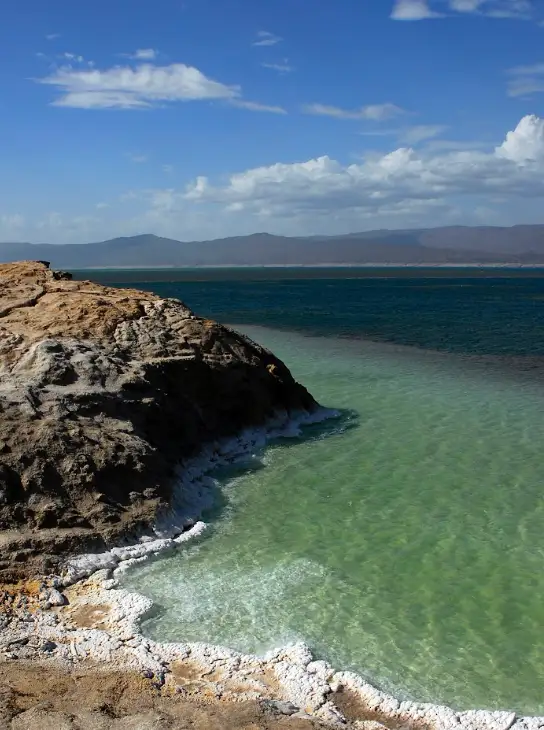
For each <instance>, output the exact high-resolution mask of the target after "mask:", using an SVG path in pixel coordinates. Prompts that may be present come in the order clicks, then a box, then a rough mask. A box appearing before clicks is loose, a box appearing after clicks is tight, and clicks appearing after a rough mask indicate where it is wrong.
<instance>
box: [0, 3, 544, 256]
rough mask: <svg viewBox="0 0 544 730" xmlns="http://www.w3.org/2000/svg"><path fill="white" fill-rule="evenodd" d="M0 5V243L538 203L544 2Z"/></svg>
mask: <svg viewBox="0 0 544 730" xmlns="http://www.w3.org/2000/svg"><path fill="white" fill-rule="evenodd" d="M0 13H1V21H0V54H1V57H0V84H1V88H2V95H1V97H0V99H1V101H0V105H1V106H0V113H1V119H2V128H3V134H2V136H1V137H0V160H1V166H0V241H1V240H4V241H22V240H27V241H32V242H38V241H47V242H51V243H68V242H74V243H83V242H86V241H91V240H101V239H105V238H110V237H114V236H118V235H132V234H136V233H142V232H153V233H157V234H159V235H165V236H171V237H174V238H178V239H181V240H195V239H201V238H212V237H221V236H227V235H238V234H246V233H251V232H255V231H269V232H272V233H283V234H287V235H300V234H315V233H335V232H339V233H343V232H349V231H357V230H368V229H372V228H382V227H387V228H402V227H413V226H432V225H450V224H495V225H511V224H515V223H536V222H544V121H543V120H542V117H544V0H533V1H532V2H531V0H289V1H288V2H287V0H155V1H154V2H149V0H130V1H129V0H108V1H107V2H106V1H105V0H95V2H93V3H74V2H68V1H67V0H49V1H48V2H47V3H45V2H43V0H19V1H18V2H17V3H5V6H4V7H2V9H1V10H0Z"/></svg>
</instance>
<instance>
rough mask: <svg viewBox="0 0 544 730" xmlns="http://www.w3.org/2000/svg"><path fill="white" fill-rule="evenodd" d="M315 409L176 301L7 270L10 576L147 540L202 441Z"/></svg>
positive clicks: (298, 389)
mask: <svg viewBox="0 0 544 730" xmlns="http://www.w3.org/2000/svg"><path fill="white" fill-rule="evenodd" d="M316 407H317V404H316V402H315V401H314V399H313V398H312V396H311V395H310V394H309V393H308V392H307V391H306V389H305V388H304V387H303V386H301V385H299V384H298V383H296V382H295V381H294V379H293V377H292V376H291V374H290V372H289V370H288V369H287V367H286V366H285V365H284V364H283V363H282V362H281V361H280V360H278V359H277V358H276V357H274V355H273V354H272V353H271V352H269V351H268V350H266V349H264V348H262V347H260V346H259V345H257V344H256V343H254V342H252V341H251V340H250V339H249V338H247V337H245V336H243V335H241V334H238V333H236V332H234V331H233V330H231V329H229V328H227V327H223V326H221V325H219V324H217V323H216V322H213V321H210V320H207V319H202V318H200V317H197V316H196V315H195V314H193V312H191V310H190V309H188V307H186V306H185V305H184V304H183V303H182V302H180V301H178V300H176V299H161V298H160V297H157V296H155V295H153V294H150V293H146V292H141V291H136V290H132V289H115V288H110V287H104V286H100V285H98V284H94V283H91V282H88V281H72V280H71V277H70V275H69V274H65V273H63V272H55V271H51V270H50V269H49V265H48V264H47V262H19V263H13V264H5V265H1V266H0V418H1V423H2V429H1V431H0V547H1V555H0V579H3V580H15V579H18V578H22V577H30V576H37V575H44V574H46V573H51V572H57V571H58V568H59V565H60V563H61V561H62V559H63V557H65V556H66V555H67V554H71V553H77V552H100V551H104V550H108V549H110V548H111V547H112V546H113V545H114V544H116V543H118V542H119V540H120V539H122V538H124V537H131V536H134V535H136V534H142V533H145V531H146V530H149V528H150V526H151V525H152V524H154V522H155V520H156V519H157V516H158V515H159V514H161V512H162V511H163V510H165V509H166V507H167V506H168V504H169V502H170V499H171V495H172V490H173V487H174V485H175V484H176V478H177V477H176V469H177V468H178V466H179V464H180V462H182V461H183V460H184V459H186V458H188V457H192V456H194V455H195V454H197V453H198V451H199V449H200V448H201V447H202V445H203V444H207V443H212V442H216V441H218V440H221V439H226V438H229V437H232V436H234V435H236V434H239V433H240V432H241V431H243V430H244V429H247V428H251V427H258V426H262V425H264V424H265V423H267V422H268V421H270V419H272V418H274V417H275V416H276V415H277V414H278V413H283V414H287V415H288V414H290V413H295V412H301V411H302V412H305V411H306V412H312V411H313V410H315V409H316Z"/></svg>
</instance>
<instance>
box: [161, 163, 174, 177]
mask: <svg viewBox="0 0 544 730" xmlns="http://www.w3.org/2000/svg"><path fill="white" fill-rule="evenodd" d="M162 171H163V172H165V173H166V174H167V175H169V174H170V173H171V172H174V165H163V166H162Z"/></svg>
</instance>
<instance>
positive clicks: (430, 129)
mask: <svg viewBox="0 0 544 730" xmlns="http://www.w3.org/2000/svg"><path fill="white" fill-rule="evenodd" d="M447 129H448V127H446V126H445V125H444V124H416V125H415V126H413V127H408V128H406V129H404V130H402V131H401V133H400V134H399V137H398V139H399V141H400V142H402V143H403V144H408V145H412V144H418V143H419V142H424V141H425V140H427V139H432V138H433V137H439V136H440V135H441V134H442V133H443V132H445V131H446V130H447Z"/></svg>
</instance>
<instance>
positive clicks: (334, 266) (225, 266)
mask: <svg viewBox="0 0 544 730" xmlns="http://www.w3.org/2000/svg"><path fill="white" fill-rule="evenodd" d="M65 268H68V270H69V271H163V270H172V271H198V270H201V269H544V263H542V264H519V263H489V264H487V263H464V264H463V263H461V264H391V263H390V264H380V263H370V264H215V265H214V266H210V265H208V264H198V265H196V266H173V265H171V264H164V265H161V266H79V267H77V268H75V267H65Z"/></svg>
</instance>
